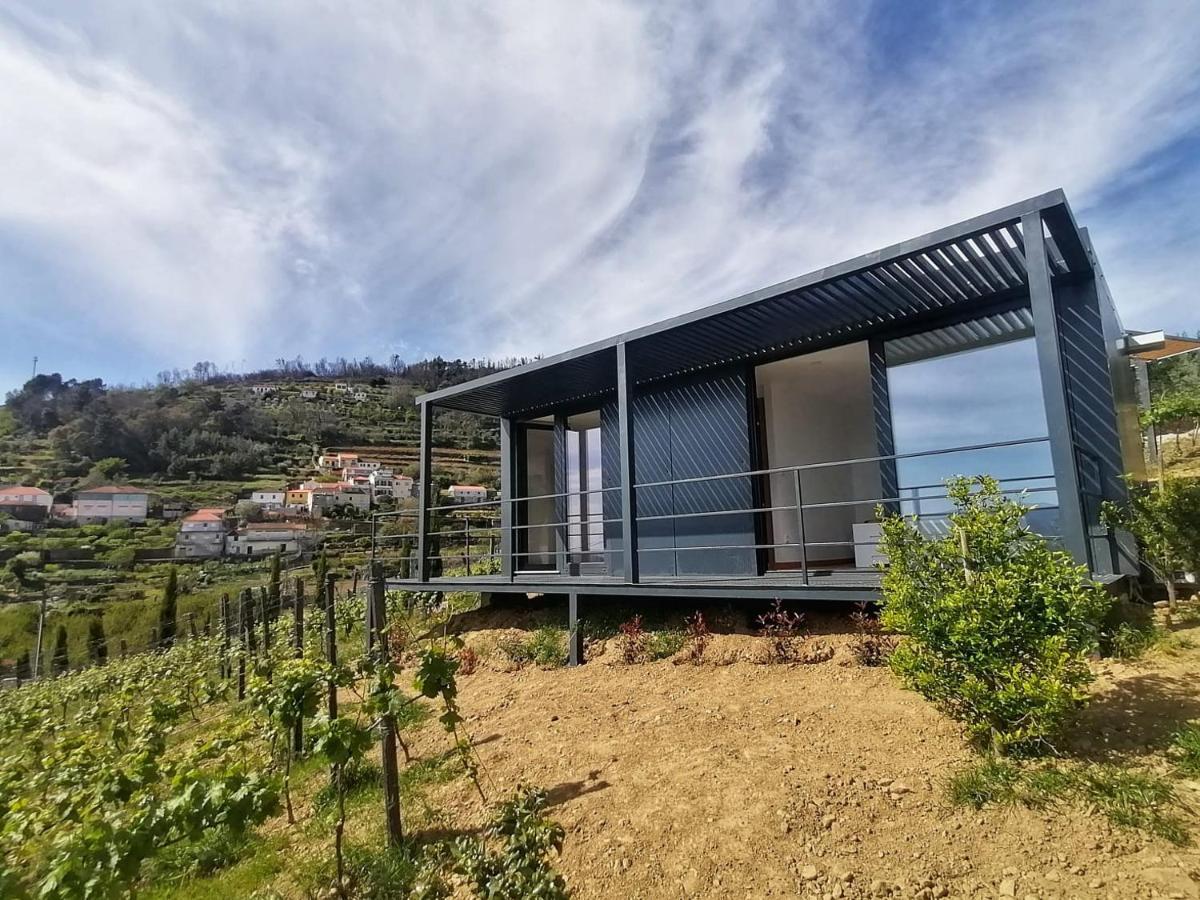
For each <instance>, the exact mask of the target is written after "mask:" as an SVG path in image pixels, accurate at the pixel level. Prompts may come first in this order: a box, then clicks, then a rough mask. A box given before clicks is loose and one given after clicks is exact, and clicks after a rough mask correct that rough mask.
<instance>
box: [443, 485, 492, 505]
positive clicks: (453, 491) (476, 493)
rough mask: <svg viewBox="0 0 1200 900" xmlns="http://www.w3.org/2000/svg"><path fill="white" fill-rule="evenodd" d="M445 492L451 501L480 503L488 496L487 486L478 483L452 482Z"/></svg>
mask: <svg viewBox="0 0 1200 900" xmlns="http://www.w3.org/2000/svg"><path fill="white" fill-rule="evenodd" d="M446 493H447V494H448V495H449V497H450V502H452V503H482V502H483V501H484V500H486V499H487V498H488V491H487V488H485V487H482V486H481V485H478V484H452V485H450V489H449V490H448V491H446Z"/></svg>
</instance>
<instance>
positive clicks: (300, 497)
mask: <svg viewBox="0 0 1200 900" xmlns="http://www.w3.org/2000/svg"><path fill="white" fill-rule="evenodd" d="M311 498H312V488H306V487H304V486H300V487H296V488H288V489H287V492H286V493H285V494H284V497H283V505H284V506H286V507H287V508H288V509H293V510H301V509H304V510H307V509H308V508H309V506H310V505H311V502H312V500H311Z"/></svg>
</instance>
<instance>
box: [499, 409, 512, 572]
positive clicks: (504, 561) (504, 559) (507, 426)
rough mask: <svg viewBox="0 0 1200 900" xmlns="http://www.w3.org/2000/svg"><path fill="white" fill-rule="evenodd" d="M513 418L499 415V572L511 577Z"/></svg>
mask: <svg viewBox="0 0 1200 900" xmlns="http://www.w3.org/2000/svg"><path fill="white" fill-rule="evenodd" d="M512 432H513V420H512V419H510V418H508V417H507V416H501V417H500V574H501V575H503V576H504V577H506V578H507V579H508V580H509V581H512V579H513V530H512V525H513V504H512V496H513V478H514V477H515V476H516V467H515V466H514V465H513V440H512Z"/></svg>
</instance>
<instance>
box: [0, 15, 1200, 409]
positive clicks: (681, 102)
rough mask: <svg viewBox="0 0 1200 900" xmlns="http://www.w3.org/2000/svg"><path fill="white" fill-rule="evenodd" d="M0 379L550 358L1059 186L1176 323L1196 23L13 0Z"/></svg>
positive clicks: (1145, 312)
mask: <svg viewBox="0 0 1200 900" xmlns="http://www.w3.org/2000/svg"><path fill="white" fill-rule="evenodd" d="M0 84H3V85H4V88H3V90H0V122H2V123H3V127H2V128H0V319H2V326H3V327H0V390H3V389H7V388H11V387H14V386H16V385H18V384H19V383H20V382H22V381H23V380H24V378H25V377H27V374H28V371H29V366H30V362H31V357H32V355H33V354H35V353H36V354H37V355H38V356H40V357H41V362H40V367H41V369H42V370H43V371H52V370H58V371H62V372H63V373H64V374H66V375H70V376H77V377H91V376H100V377H103V378H105V379H106V380H108V381H110V382H127V383H128V382H133V383H140V382H142V381H144V380H152V379H153V377H154V374H155V373H156V372H157V371H159V370H161V369H164V368H171V367H176V366H178V367H187V366H190V365H191V363H193V362H195V361H197V360H211V361H213V362H215V363H217V364H218V365H220V366H222V367H225V366H232V367H235V368H241V367H244V366H249V367H253V366H260V365H266V364H270V363H271V362H272V361H273V360H274V359H276V358H277V357H281V356H284V357H294V356H296V355H302V356H304V357H305V358H306V359H310V360H311V359H316V358H319V357H321V356H329V357H336V356H342V355H344V356H362V355H368V354H369V355H371V356H373V357H375V358H377V359H385V358H387V357H388V356H390V355H391V354H393V353H398V354H400V355H401V356H402V357H404V358H406V359H418V358H421V357H424V356H428V355H434V354H442V355H444V356H473V355H479V356H482V355H490V356H504V355H509V354H524V355H532V354H537V353H552V352H555V351H558V350H562V349H566V348H568V347H570V346H573V345H575V344H578V343H582V342H584V341H586V340H591V339H594V338H598V337H601V336H604V335H606V334H609V333H613V332H616V331H620V330H623V329H626V328H631V327H634V326H637V325H639V324H643V323H646V322H651V321H655V320H657V319H660V318H662V317H664V316H667V315H671V314H675V313H678V312H682V311H684V310H688V309H693V308H696V307H698V306H701V305H704V304H707V303H711V302H714V301H717V300H720V299H724V298H725V297H728V296H733V295H736V294H738V293H742V292H745V291H747V290H752V289H754V288H757V287H761V286H763V285H766V284H770V283H773V282H776V281H779V280H782V279H784V278H788V277H791V276H794V275H797V274H800V273H803V272H805V271H808V270H810V269H812V268H815V267H818V266H822V265H826V264H828V263H832V262H836V261H838V260H841V259H844V258H847V257H850V256H853V255H856V254H858V253H860V252H864V251H867V250H871V249H874V248H876V247H879V246H882V245H885V244H888V243H891V242H893V241H896V240H900V239H903V238H906V237H909V236H912V235H915V234H918V233H921V232H924V231H927V230H929V229H931V228H934V227H937V226H939V225H942V224H946V223H948V222H952V221H956V220H958V219H962V218H966V217H968V216H971V215H974V214H977V213H980V212H983V211H986V210H988V209H991V208H994V207H996V206H1000V205H1003V204H1005V203H1008V202H1011V201H1013V200H1015V199H1019V198H1022V197H1025V196H1029V195H1032V194H1036V193H1040V192H1042V191H1045V190H1048V189H1050V188H1054V187H1060V186H1061V187H1063V188H1065V189H1066V190H1067V192H1068V196H1069V197H1070V198H1071V201H1072V203H1073V205H1074V207H1075V211H1076V214H1077V216H1078V217H1079V218H1080V220H1081V221H1082V222H1083V223H1084V224H1087V225H1089V226H1090V228H1091V230H1092V235H1093V239H1094V242H1095V244H1096V245H1097V248H1098V250H1099V252H1100V255H1101V259H1102V261H1103V263H1104V266H1105V270H1106V274H1107V276H1108V278H1109V281H1110V283H1111V285H1112V287H1113V290H1114V294H1115V296H1116V298H1117V302H1118V304H1119V306H1120V308H1121V310H1122V314H1123V316H1124V319H1125V322H1126V324H1127V325H1128V326H1131V327H1142V328H1158V327H1165V328H1167V329H1169V330H1188V331H1191V330H1195V329H1197V328H1200V301H1198V300H1197V297H1196V294H1195V287H1194V286H1195V285H1196V284H1197V283H1200V201H1198V199H1197V198H1200V4H1197V3H1195V2H1192V0H1185V2H1174V3H1171V2H1166V3H1154V2H1146V3H1139V4H1129V3H1125V2H1104V0H1100V2H1087V3H1070V2H1062V3H1053V4H1046V3H1030V4H1027V5H1024V6H1022V5H1021V4H1017V3H978V4H960V3H954V4H944V5H937V4H932V3H924V2H922V3H913V4H911V5H905V4H896V3H886V4H885V3H880V4H872V3H857V2H853V0H846V2H841V0H839V2H828V3H821V2H811V3H804V4H791V3H780V4H771V3H762V4H759V3H754V2H746V3H736V4H731V3H712V4H708V5H706V4H703V3H694V2H687V3H653V4H650V3H647V4H632V3H624V2H620V0H608V2H602V3H597V2H589V0H576V2H572V3H532V2H506V0H492V2H488V3H419V4H405V3H398V2H390V0H389V2H377V3H371V2H363V3H355V4H335V3H329V2H321V3H315V2H314V3H307V4H306V3H301V2H296V0H287V2H282V0H281V2H262V3H253V4H237V3H228V2H224V0H221V2H217V0H213V2H202V0H194V2H179V3H169V4H166V3H161V2H158V0H143V2H137V0H122V2H105V0H94V2H89V3H78V2H74V0H71V2H53V0H37V2H21V0H10V2H8V3H6V4H5V5H4V7H3V9H0Z"/></svg>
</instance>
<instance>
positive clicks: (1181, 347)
mask: <svg viewBox="0 0 1200 900" xmlns="http://www.w3.org/2000/svg"><path fill="white" fill-rule="evenodd" d="M1197 350H1200V340H1195V339H1193V338H1188V337H1181V336H1179V335H1177V334H1168V335H1166V342H1165V343H1164V344H1163V346H1162V347H1160V348H1158V349H1157V350H1141V351H1139V352H1137V353H1134V354H1132V356H1133V358H1134V359H1144V360H1146V361H1147V362H1158V361H1159V360H1160V359H1170V358H1171V357H1172V356H1182V355H1183V354H1185V353H1194V352H1195V351H1197Z"/></svg>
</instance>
